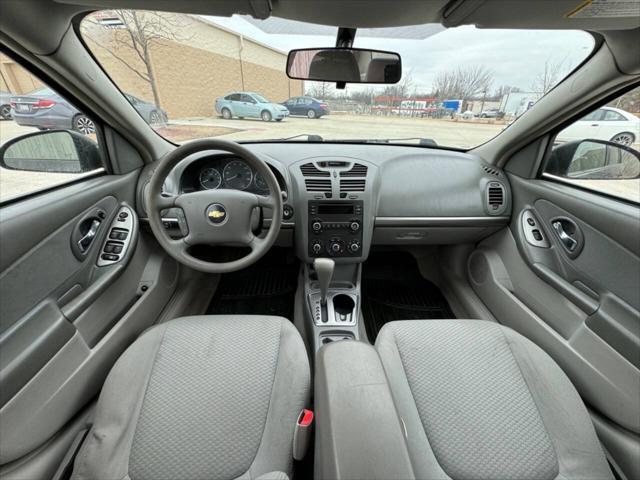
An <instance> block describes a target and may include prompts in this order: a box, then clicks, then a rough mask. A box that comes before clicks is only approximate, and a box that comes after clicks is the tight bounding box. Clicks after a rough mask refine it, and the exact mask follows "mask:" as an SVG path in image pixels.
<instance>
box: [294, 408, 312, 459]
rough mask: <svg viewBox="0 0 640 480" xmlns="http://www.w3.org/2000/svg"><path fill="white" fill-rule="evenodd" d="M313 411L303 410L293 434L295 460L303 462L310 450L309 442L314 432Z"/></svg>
mask: <svg viewBox="0 0 640 480" xmlns="http://www.w3.org/2000/svg"><path fill="white" fill-rule="evenodd" d="M312 427H313V410H308V409H306V408H305V409H303V410H302V411H301V412H300V415H299V416H298V421H297V422H296V429H295V431H294V432H293V458H294V459H296V460H302V459H303V458H304V457H305V455H306V454H307V450H308V449H309V440H310V438H311V432H312V430H313V428H312Z"/></svg>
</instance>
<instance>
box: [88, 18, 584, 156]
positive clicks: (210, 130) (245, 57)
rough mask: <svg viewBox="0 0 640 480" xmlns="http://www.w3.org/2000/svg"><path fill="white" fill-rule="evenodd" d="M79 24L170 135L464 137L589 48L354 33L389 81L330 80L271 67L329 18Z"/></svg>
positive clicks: (464, 36)
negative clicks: (381, 59)
mask: <svg viewBox="0 0 640 480" xmlns="http://www.w3.org/2000/svg"><path fill="white" fill-rule="evenodd" d="M81 31H82V35H83V38H84V40H85V42H86V44H87V45H88V47H89V48H90V50H91V51H92V53H93V54H94V55H95V57H96V58H97V60H98V61H99V62H100V64H101V65H102V66H103V68H104V69H105V71H106V72H107V74H108V75H109V76H110V77H111V78H112V80H113V81H114V82H115V83H116V84H117V86H118V87H119V88H120V90H121V91H122V92H126V93H128V94H131V95H135V96H136V97H138V98H139V99H140V100H139V101H138V102H135V103H133V106H134V108H135V109H136V110H137V111H138V113H139V114H140V115H141V116H142V117H143V118H144V119H145V120H146V121H147V122H149V123H150V124H151V126H152V127H153V128H154V129H155V130H156V131H157V132H158V133H159V134H160V135H162V136H164V137H165V138H167V139H168V140H170V141H172V142H175V143H180V142H184V141H187V140H191V139H195V138H202V137H212V136H220V137H222V138H226V139H231V140H236V141H261V140H282V139H294V140H296V141H354V142H389V143H412V144H422V145H430V146H433V145H438V146H444V147H451V148H460V149H468V148H473V147H475V146H477V145H479V144H482V143H484V142H486V141H487V140H489V139H491V138H493V137H494V136H496V135H498V134H499V133H500V132H501V131H502V130H504V129H505V128H506V127H507V126H508V125H509V124H510V123H511V122H512V121H513V120H514V119H516V118H517V117H518V116H520V115H523V114H525V113H526V111H527V110H528V109H530V108H531V106H532V105H533V104H534V103H535V102H536V101H537V100H539V99H540V98H541V97H542V96H543V95H544V94H545V93H547V92H548V91H549V90H551V89H552V88H553V87H554V86H555V85H556V84H557V83H558V82H560V81H561V80H562V79H563V78H564V77H565V76H566V75H567V74H568V73H569V72H570V71H572V70H573V69H574V68H575V67H576V66H577V65H578V64H579V63H581V62H582V61H583V60H584V59H585V58H586V57H587V56H588V55H589V54H590V53H591V51H592V49H593V45H594V41H593V37H592V36H591V35H590V34H588V33H586V32H581V31H543V30H535V31H534V30H530V31H528V30H481V29H476V28H475V27H472V26H464V27H458V28H452V29H445V28H444V27H442V26H440V25H435V24H430V25H417V26H412V27H402V28H385V29H365V30H358V31H357V32H356V37H355V41H354V44H353V46H354V47H360V48H373V49H380V50H389V51H395V52H398V53H399V54H400V55H401V57H402V78H401V80H400V81H399V82H398V83H396V84H393V85H367V84H360V85H354V84H347V85H346V88H344V89H339V88H336V84H335V83H329V82H312V81H302V80H293V79H290V78H288V77H287V75H286V73H285V65H286V59H287V53H288V52H289V51H290V50H291V49H295V48H310V47H331V46H333V45H334V44H335V38H336V33H337V28H336V27H326V26H321V25H315V24H307V23H302V22H294V21H289V20H284V19H280V18H273V17H272V18H269V19H267V20H255V19H253V18H250V17H245V16H237V15H236V16H233V17H230V18H227V17H211V16H198V15H185V14H176V13H164V12H152V11H131V10H112V11H101V12H96V13H93V14H91V15H89V16H87V17H86V18H85V19H84V21H83V22H82V27H81ZM252 97H253V99H255V100H258V103H256V102H255V100H253V99H252ZM265 97H266V98H265ZM131 98H133V97H131ZM267 98H268V99H269V100H267Z"/></svg>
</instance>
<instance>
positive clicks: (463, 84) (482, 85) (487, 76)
mask: <svg viewBox="0 0 640 480" xmlns="http://www.w3.org/2000/svg"><path fill="white" fill-rule="evenodd" d="M492 83H493V72H492V71H491V70H489V69H488V68H486V67H485V66H484V65H469V66H464V67H457V68H455V69H451V70H447V71H443V72H440V73H438V75H436V78H435V81H434V90H435V93H436V96H438V97H440V98H456V99H461V100H467V99H469V98H473V97H476V96H478V95H480V94H483V95H486V92H488V91H489V89H490V88H491V84H492Z"/></svg>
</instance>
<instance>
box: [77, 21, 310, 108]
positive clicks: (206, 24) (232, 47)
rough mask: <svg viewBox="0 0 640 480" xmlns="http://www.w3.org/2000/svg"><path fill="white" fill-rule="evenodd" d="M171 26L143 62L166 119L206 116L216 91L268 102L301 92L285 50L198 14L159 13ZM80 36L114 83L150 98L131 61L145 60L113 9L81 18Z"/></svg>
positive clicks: (139, 64)
mask: <svg viewBox="0 0 640 480" xmlns="http://www.w3.org/2000/svg"><path fill="white" fill-rule="evenodd" d="M160 15H162V16H163V17H164V20H166V21H167V22H169V24H170V25H173V26H176V28H174V31H175V34H174V35H171V36H170V37H171V38H161V39H156V40H153V42H152V43H151V46H150V49H149V57H150V61H149V64H150V65H151V71H152V74H153V76H154V78H155V82H156V87H157V88H156V90H157V95H158V99H159V101H160V104H161V106H162V108H163V109H164V110H165V111H166V112H167V113H168V115H169V119H179V118H192V117H210V116H212V115H214V103H215V99H216V97H219V96H223V95H226V94H227V93H229V92H230V91H252V92H256V93H259V94H261V95H263V96H264V97H266V98H268V99H269V100H271V101H273V102H282V101H284V100H286V99H287V98H289V97H292V96H297V95H302V94H303V82H301V81H299V80H291V79H289V78H288V77H287V76H286V73H285V65H286V60H287V55H286V53H285V52H282V51H279V50H276V49H274V48H271V47H269V46H267V45H264V44H262V43H259V42H256V41H254V40H251V39H248V38H246V37H243V36H242V35H239V34H237V33H235V32H233V31H231V30H228V29H226V28H223V27H221V26H218V25H216V24H214V23H212V22H210V21H208V20H206V19H204V18H201V17H198V16H192V15H183V14H173V13H162V14H160ZM82 31H83V37H84V39H85V40H86V41H87V44H88V45H89V47H90V49H91V51H92V52H93V54H94V55H95V56H96V57H97V58H98V61H99V62H100V63H101V64H102V65H103V66H104V68H105V70H106V71H107V73H108V74H109V75H110V76H111V78H113V80H114V81H115V83H116V84H117V85H118V86H119V87H120V88H121V89H122V90H123V91H125V92H127V93H130V94H132V95H135V96H137V97H139V98H142V99H144V100H147V101H150V102H153V101H154V96H153V92H152V89H151V85H150V83H149V82H148V81H146V80H145V79H143V78H141V76H140V75H138V74H137V73H136V72H135V71H134V70H132V68H131V67H133V68H134V69H135V70H137V71H140V72H146V66H145V65H144V63H143V62H142V60H141V59H140V57H139V56H137V55H136V52H135V51H134V50H133V48H132V47H131V46H130V44H131V42H130V40H128V38H127V36H128V31H127V30H126V29H124V28H123V25H122V24H121V23H119V20H118V18H117V17H116V16H115V15H114V14H110V13H106V12H102V13H101V14H100V15H99V16H94V17H92V18H91V19H87V20H85V22H83V28H82Z"/></svg>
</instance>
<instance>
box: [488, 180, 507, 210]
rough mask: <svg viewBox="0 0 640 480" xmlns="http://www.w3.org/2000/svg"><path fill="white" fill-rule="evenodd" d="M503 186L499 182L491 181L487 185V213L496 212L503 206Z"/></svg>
mask: <svg viewBox="0 0 640 480" xmlns="http://www.w3.org/2000/svg"><path fill="white" fill-rule="evenodd" d="M504 196H505V193H504V187H503V186H502V184H501V183H498V182H491V183H489V185H488V187H487V204H488V205H489V213H498V212H500V211H501V210H502V208H503V207H504Z"/></svg>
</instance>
